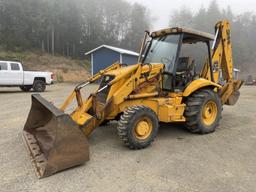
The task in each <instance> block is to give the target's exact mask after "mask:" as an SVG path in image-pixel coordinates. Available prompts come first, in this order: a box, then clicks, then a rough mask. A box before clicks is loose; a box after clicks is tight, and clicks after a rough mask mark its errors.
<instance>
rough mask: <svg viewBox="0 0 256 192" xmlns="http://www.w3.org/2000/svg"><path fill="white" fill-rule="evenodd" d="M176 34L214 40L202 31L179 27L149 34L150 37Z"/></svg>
mask: <svg viewBox="0 0 256 192" xmlns="http://www.w3.org/2000/svg"><path fill="white" fill-rule="evenodd" d="M177 33H187V34H191V35H196V36H199V37H203V38H206V39H208V40H214V35H212V34H210V33H205V32H202V31H197V30H194V29H189V28H180V27H173V28H167V29H162V30H159V31H155V32H153V33H152V34H151V36H152V37H158V36H162V35H167V34H177Z"/></svg>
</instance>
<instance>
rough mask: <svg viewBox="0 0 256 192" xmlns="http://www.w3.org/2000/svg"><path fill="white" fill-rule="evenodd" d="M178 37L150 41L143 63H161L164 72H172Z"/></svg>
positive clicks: (169, 36) (167, 36)
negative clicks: (163, 66)
mask: <svg viewBox="0 0 256 192" xmlns="http://www.w3.org/2000/svg"><path fill="white" fill-rule="evenodd" d="M179 39H180V35H173V34H172V35H166V36H162V37H157V38H154V39H152V41H151V43H150V44H149V47H148V48H146V53H145V54H144V56H145V57H144V59H143V62H144V63H163V64H165V71H168V72H172V71H173V67H174V64H175V60H176V56H177V51H178V45H179Z"/></svg>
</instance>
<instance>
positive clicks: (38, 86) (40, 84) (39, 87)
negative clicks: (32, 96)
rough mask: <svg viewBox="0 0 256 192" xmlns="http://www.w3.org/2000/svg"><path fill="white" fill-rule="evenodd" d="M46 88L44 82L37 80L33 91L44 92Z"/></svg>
mask: <svg viewBox="0 0 256 192" xmlns="http://www.w3.org/2000/svg"><path fill="white" fill-rule="evenodd" d="M45 88H46V85H45V82H44V81H43V80H35V81H34V84H33V90H34V91H35V92H44V91H45Z"/></svg>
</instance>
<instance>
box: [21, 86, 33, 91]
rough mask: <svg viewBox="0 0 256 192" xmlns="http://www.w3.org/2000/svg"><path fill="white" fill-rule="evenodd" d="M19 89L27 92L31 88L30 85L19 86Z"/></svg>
mask: <svg viewBox="0 0 256 192" xmlns="http://www.w3.org/2000/svg"><path fill="white" fill-rule="evenodd" d="M20 89H21V90H22V91H24V92H29V91H30V90H31V89H32V86H31V85H24V86H20Z"/></svg>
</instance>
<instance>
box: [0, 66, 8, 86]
mask: <svg viewBox="0 0 256 192" xmlns="http://www.w3.org/2000/svg"><path fill="white" fill-rule="evenodd" d="M9 83H10V82H9V77H8V63H7V62H0V85H8V84H9Z"/></svg>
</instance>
